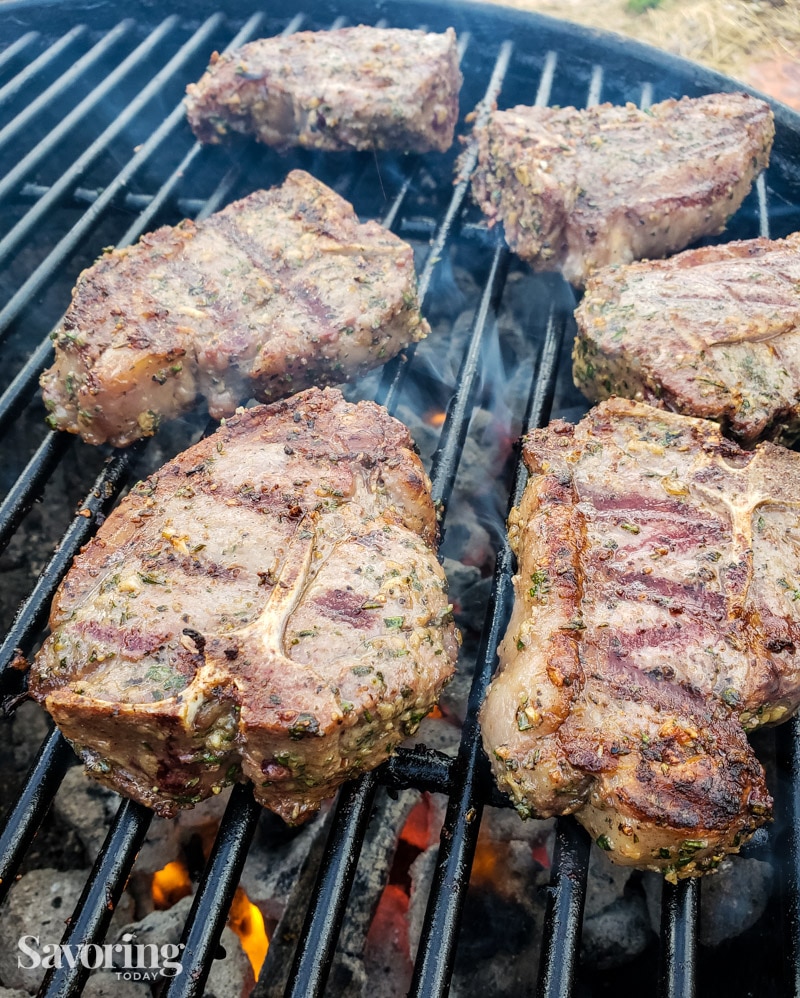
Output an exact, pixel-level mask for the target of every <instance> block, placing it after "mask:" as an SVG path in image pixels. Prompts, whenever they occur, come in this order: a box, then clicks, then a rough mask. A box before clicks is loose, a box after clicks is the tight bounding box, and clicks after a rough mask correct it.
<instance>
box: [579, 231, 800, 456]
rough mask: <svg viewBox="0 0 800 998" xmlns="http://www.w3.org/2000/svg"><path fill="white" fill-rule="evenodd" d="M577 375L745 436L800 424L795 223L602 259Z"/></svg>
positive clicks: (598, 392) (780, 434)
mask: <svg viewBox="0 0 800 998" xmlns="http://www.w3.org/2000/svg"><path fill="white" fill-rule="evenodd" d="M575 319H576V321H577V324H578V333H577V336H576V338H575V347H574V352H573V375H574V379H575V384H576V385H577V386H578V388H580V389H581V391H583V392H584V393H585V394H586V395H587V396H588V397H589V398H590V399H592V400H594V401H596V400H599V399H603V398H608V397H609V396H610V395H624V396H626V397H627V398H636V399H640V400H642V401H644V402H647V403H649V404H651V405H658V406H663V407H664V408H667V409H672V410H674V411H675V412H680V413H683V414H684V415H687V416H701V417H703V418H705V419H715V420H718V421H719V422H720V423H721V424H722V426H723V427H724V429H725V431H726V432H729V433H731V434H732V435H733V436H735V437H736V438H737V439H738V440H740V441H741V442H742V443H743V444H745V445H747V446H752V445H753V444H754V443H755V442H756V441H757V440H759V439H762V438H764V437H769V438H771V439H780V440H781V441H782V442H784V443H787V444H788V443H792V442H793V441H795V440H797V438H798V436H800V232H795V233H794V234H792V235H790V236H787V237H786V239H775V240H770V239H749V240H743V241H740V242H730V243H726V244H724V245H722V246H704V247H702V248H701V249H696V250H687V251H686V252H685V253H679V254H678V255H677V256H674V257H671V258H670V259H669V260H657V261H647V262H644V263H632V264H629V265H628V266H626V267H618V268H608V269H605V270H600V271H598V272H597V273H596V274H595V275H594V276H593V277H591V278H590V279H589V281H588V283H587V285H586V293H585V294H584V297H583V301H582V302H581V304H580V305H579V306H578V309H577V310H576V312H575Z"/></svg>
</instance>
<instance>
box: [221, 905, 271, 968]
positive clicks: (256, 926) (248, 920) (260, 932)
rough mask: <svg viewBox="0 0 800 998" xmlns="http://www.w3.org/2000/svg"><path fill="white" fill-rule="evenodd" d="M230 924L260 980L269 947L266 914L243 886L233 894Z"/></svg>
mask: <svg viewBox="0 0 800 998" xmlns="http://www.w3.org/2000/svg"><path fill="white" fill-rule="evenodd" d="M228 925H230V927H231V928H232V929H233V931H234V932H235V933H236V935H237V936H238V937H239V940H240V942H241V944H242V949H243V950H244V951H245V953H246V954H247V957H248V959H249V960H250V965H251V966H252V968H253V973H254V974H255V977H256V980H258V975H259V974H260V973H261V968H262V966H263V965H264V960H265V959H266V956H267V950H268V949H269V939H268V937H267V930H266V929H265V928H264V916H263V915H262V914H261V911H260V910H259V909H258V907H257V906H256V905H254V904H253V902H252V901H251V900H250V898H249V897H248V896H247V895H246V894H245V892H244V890H243V889H242V888H241V887H237V888H236V893H235V894H234V895H233V904H232V905H231V910H230V914H229V915H228Z"/></svg>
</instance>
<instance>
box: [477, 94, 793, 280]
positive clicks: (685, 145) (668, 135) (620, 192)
mask: <svg viewBox="0 0 800 998" xmlns="http://www.w3.org/2000/svg"><path fill="white" fill-rule="evenodd" d="M774 133H775V127H774V124H773V120H772V112H771V111H770V109H769V106H768V105H767V104H765V103H764V102H763V101H760V100H756V98H754V97H750V96H748V95H747V94H711V95H710V96H707V97H698V98H694V99H691V98H688V97H684V98H682V99H681V100H678V101H676V100H667V101H663V102H662V103H660V104H654V105H653V106H652V107H651V108H649V109H648V110H647V111H642V110H640V109H639V108H637V107H636V106H635V105H633V104H627V105H626V106H625V107H614V106H612V105H611V104H601V105H599V106H597V107H591V108H588V109H586V110H582V111H578V110H576V109H575V108H574V107H566V108H548V107H515V108H512V109H511V110H509V111H495V112H494V114H493V115H492V116H491V117H490V119H489V121H488V123H487V124H486V125H485V126H483V127H482V128H479V129H478V141H479V159H478V170H477V172H476V173H475V176H474V179H473V191H474V194H475V199H476V201H477V202H478V204H479V205H480V206H481V208H482V210H483V211H484V212H485V213H486V215H487V216H488V218H489V220H490V222H494V221H501V222H502V223H503V225H504V228H505V235H506V239H507V240H508V244H509V246H510V247H511V248H512V249H513V250H514V252H515V253H518V254H519V255H520V256H521V257H522V258H523V259H524V260H527V261H528V262H529V263H530V264H531V266H532V267H534V268H535V269H537V270H560V271H561V272H562V273H563V274H564V276H565V277H566V278H567V280H569V281H571V282H572V283H573V284H575V285H576V286H582V285H583V283H584V282H585V280H586V278H587V277H588V275H589V274H590V273H591V272H592V271H593V270H595V269H596V268H597V267H603V266H606V265H607V264H612V263H629V262H630V261H631V260H637V259H640V258H642V257H654V256H667V255H668V254H670V253H674V252H676V251H677V250H681V249H683V248H684V247H685V246H687V245H688V244H689V243H691V242H692V241H693V240H695V239H697V238H699V237H700V236H705V235H712V234H714V233H718V232H722V230H723V229H724V228H725V224H726V222H727V220H728V219H729V218H730V216H731V215H732V214H733V213H734V212H735V211H736V210H737V208H738V207H739V205H740V204H741V203H742V200H743V199H744V196H745V195H746V194H747V192H748V190H749V189H750V185H751V183H752V181H753V179H754V178H755V177H756V176H757V175H758V174H759V173H760V172H761V170H762V169H764V167H766V166H767V164H768V162H769V153H770V150H771V148H772V139H773V136H774Z"/></svg>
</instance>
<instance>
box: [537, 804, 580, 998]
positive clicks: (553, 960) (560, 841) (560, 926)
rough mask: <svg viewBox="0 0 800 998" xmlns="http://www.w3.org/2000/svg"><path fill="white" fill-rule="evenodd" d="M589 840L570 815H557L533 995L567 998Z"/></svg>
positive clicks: (574, 964) (577, 944) (574, 962)
mask: <svg viewBox="0 0 800 998" xmlns="http://www.w3.org/2000/svg"><path fill="white" fill-rule="evenodd" d="M590 849H591V841H590V839H589V835H588V834H587V832H586V831H585V830H584V829H583V828H581V826H580V825H579V824H578V823H577V821H575V820H574V819H573V818H566V819H565V818H559V819H558V822H557V823H556V844H555V851H554V855H553V870H554V875H553V882H552V884H551V885H550V886H549V887H548V889H547V907H546V910H545V919H544V929H543V932H542V957H541V961H540V964H539V981H538V984H537V988H536V998H570V995H571V994H572V988H573V984H574V981H575V970H576V968H577V963H578V952H579V948H580V941H581V922H582V920H583V905H584V901H585V899H586V876H587V873H588V870H589V850H590Z"/></svg>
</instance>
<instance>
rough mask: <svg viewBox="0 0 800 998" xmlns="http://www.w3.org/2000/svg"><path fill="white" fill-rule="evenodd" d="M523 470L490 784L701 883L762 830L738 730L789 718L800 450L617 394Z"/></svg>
mask: <svg viewBox="0 0 800 998" xmlns="http://www.w3.org/2000/svg"><path fill="white" fill-rule="evenodd" d="M524 457H525V462H526V464H527V466H528V468H529V470H530V472H531V476H532V477H531V478H530V480H529V482H528V485H527V487H526V489H525V493H524V495H523V498H522V501H521V503H520V505H519V507H518V508H516V509H515V510H514V511H513V513H512V514H511V517H510V521H509V536H510V540H511V544H512V546H513V548H514V550H515V552H516V554H517V558H518V574H517V575H516V576H515V580H514V586H515V604H514V610H513V614H512V618H511V621H510V623H509V626H508V630H507V632H506V635H505V637H504V639H503V642H502V645H501V647H500V671H499V673H498V675H497V677H496V678H495V679H494V681H493V683H492V685H491V687H490V690H489V693H488V696H487V699H486V702H485V704H484V706H483V710H482V715H481V723H482V726H483V739H484V745H485V747H486V751H487V754H488V755H489V758H490V760H491V762H492V766H493V769H494V772H495V775H496V777H497V780H498V783H499V785H500V787H501V788H502V789H503V790H504V791H505V792H506V793H508V794H510V796H511V798H512V800H513V802H514V804H515V805H516V807H517V809H518V810H519V811H520V812H521V813H522V814H523V815H537V816H550V815H556V814H568V813H573V812H574V813H575V814H576V817H577V818H578V820H579V821H580V822H581V823H582V824H583V825H585V826H586V828H587V829H588V830H589V832H590V833H591V835H592V836H593V838H594V839H595V841H596V842H597V844H598V845H599V846H600V847H601V848H602V849H605V850H607V851H608V854H609V856H610V857H611V859H612V860H615V861H616V862H618V863H622V864H627V865H633V866H638V867H642V868H647V869H653V870H661V871H663V872H664V873H665V874H666V875H667V876H668V877H670V878H672V879H674V878H677V877H685V876H690V875H695V874H700V873H703V872H706V871H708V870H713V869H714V868H715V867H716V866H717V865H718V864H719V862H720V861H721V859H722V857H724V855H725V854H726V853H729V852H736V851H737V850H738V848H739V846H740V845H741V844H742V843H743V842H745V841H746V840H747V838H748V837H749V836H750V835H751V833H752V832H753V831H754V830H755V829H756V828H757V827H758V826H759V825H761V824H763V823H764V822H765V821H767V820H769V818H770V815H771V810H772V800H771V798H770V795H769V793H768V790H767V787H766V784H765V779H764V773H763V770H762V768H761V765H760V764H759V762H758V760H757V759H756V757H755V754H754V753H753V751H752V749H751V747H750V745H749V743H748V741H747V738H746V734H745V732H746V731H751V730H752V729H754V728H756V727H758V726H759V725H763V724H775V723H778V722H780V721H784V720H786V719H787V718H788V717H789V716H790V715H791V714H792V713H793V712H794V711H795V709H796V708H797V706H798V703H800V667H799V666H798V653H797V650H798V648H799V647H800V602H799V601H798V596H800V454H796V453H794V452H792V451H788V450H785V449H784V448H782V447H778V446H775V445H774V444H771V443H763V444H760V445H759V446H758V447H757V448H756V450H755V451H743V450H741V449H740V448H739V447H738V446H737V445H736V444H735V443H733V442H730V441H727V440H725V439H724V438H722V437H721V436H720V433H719V427H718V426H717V425H716V424H715V423H711V422H709V421H707V420H700V419H693V418H689V417H686V416H679V415H676V414H674V413H671V412H664V411H661V410H659V409H654V408H652V407H650V406H647V405H643V404H640V403H636V402H632V401H627V400H623V399H612V400H610V401H607V402H603V403H601V404H600V405H598V406H597V407H596V408H595V409H593V410H591V412H590V413H589V414H588V415H587V416H586V417H585V418H584V419H583V420H582V421H581V422H580V423H579V424H578V425H577V426H571V425H568V424H566V423H563V422H561V421H556V422H554V423H553V424H552V425H551V426H550V427H548V428H547V429H545V430H535V431H533V432H532V433H531V434H530V436H529V437H528V438H527V441H526V443H525V448H524Z"/></svg>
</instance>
